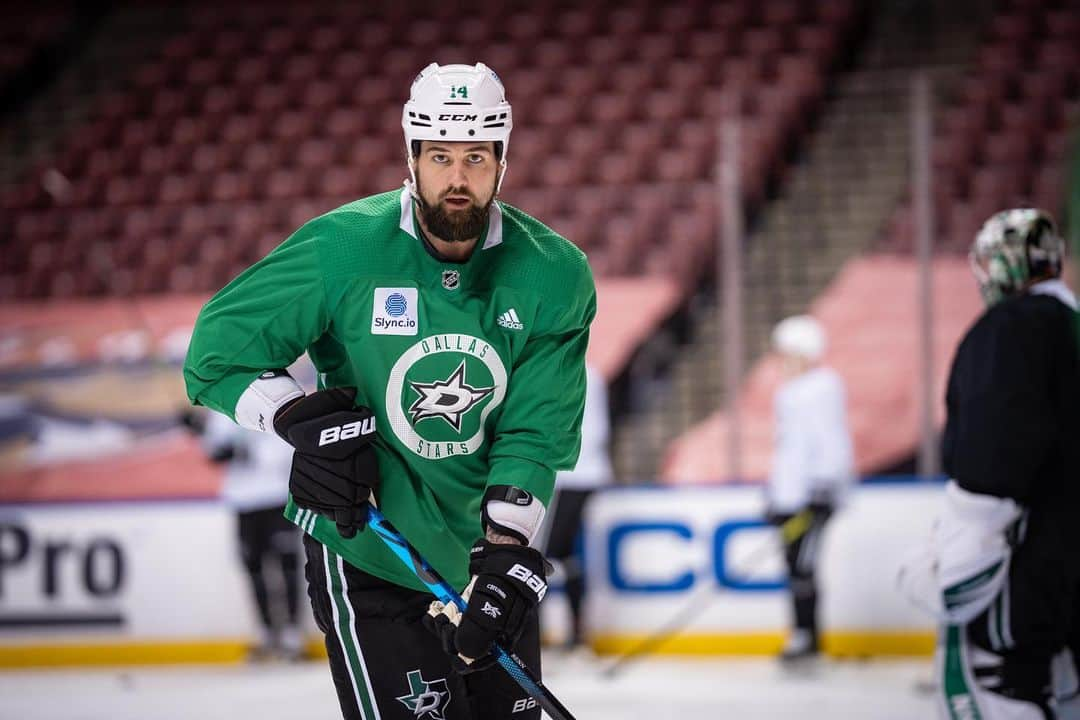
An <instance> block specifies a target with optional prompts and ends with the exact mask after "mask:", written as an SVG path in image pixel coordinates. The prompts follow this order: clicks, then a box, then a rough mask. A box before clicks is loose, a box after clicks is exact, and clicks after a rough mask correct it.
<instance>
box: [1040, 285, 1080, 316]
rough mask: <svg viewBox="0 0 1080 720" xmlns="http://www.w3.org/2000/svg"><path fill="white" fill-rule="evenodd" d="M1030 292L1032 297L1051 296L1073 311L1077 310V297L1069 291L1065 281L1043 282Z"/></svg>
mask: <svg viewBox="0 0 1080 720" xmlns="http://www.w3.org/2000/svg"><path fill="white" fill-rule="evenodd" d="M1028 292H1030V293H1031V294H1032V295H1050V296H1051V297H1055V298H1057V299H1058V300H1060V301H1061V302H1062V303H1064V304H1066V305H1068V306H1069V307H1070V308H1072V309H1073V310H1076V309H1077V305H1076V296H1075V295H1073V292H1072V290H1070V289H1069V286H1068V285H1066V284H1065V281H1064V280H1060V279H1054V280H1043V281H1042V282H1037V283H1035V284H1034V285H1032V286H1031V289H1030V290H1029V291H1028Z"/></svg>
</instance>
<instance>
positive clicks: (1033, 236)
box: [968, 208, 1065, 305]
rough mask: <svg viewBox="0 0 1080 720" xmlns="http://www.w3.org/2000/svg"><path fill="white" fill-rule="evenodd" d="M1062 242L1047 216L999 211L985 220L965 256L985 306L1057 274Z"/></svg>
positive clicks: (1035, 211)
mask: <svg viewBox="0 0 1080 720" xmlns="http://www.w3.org/2000/svg"><path fill="white" fill-rule="evenodd" d="M1064 254H1065V243H1064V241H1063V240H1062V239H1061V236H1059V235H1058V233H1057V227H1056V226H1055V225H1054V219H1053V218H1052V217H1050V215H1049V213H1047V212H1045V211H1043V210H1038V209H1036V208H1016V209H1013V210H1003V211H1002V212H999V213H996V214H995V215H994V216H993V217H991V218H990V219H989V220H987V221H986V222H985V223H984V224H983V226H982V229H980V230H979V232H978V234H976V235H975V242H974V244H973V245H972V247H971V252H970V253H969V254H968V259H969V260H970V261H971V269H972V272H974V273H975V279H976V281H978V283H979V291H980V292H981V293H982V296H983V299H984V300H985V301H986V304H987V305H993V304H994V303H997V302H1000V301H1001V300H1003V299H1004V298H1007V297H1011V296H1013V295H1017V294H1019V293H1021V292H1023V291H1024V290H1026V289H1027V287H1028V286H1029V285H1030V284H1031V282H1032V281H1033V280H1043V279H1051V278H1056V277H1058V276H1059V275H1061V263H1062V258H1063V256H1064Z"/></svg>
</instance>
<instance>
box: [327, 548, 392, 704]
mask: <svg viewBox="0 0 1080 720" xmlns="http://www.w3.org/2000/svg"><path fill="white" fill-rule="evenodd" d="M323 551H324V557H325V558H326V586H327V588H328V589H329V591H330V604H331V607H332V608H333V611H334V630H335V631H336V634H337V637H338V642H339V644H340V645H341V650H342V654H343V655H344V656H345V664H346V667H347V668H348V671H349V679H350V680H351V681H352V686H353V694H354V696H355V697H356V704H357V706H358V707H359V708H360V715H361V716H362V717H363V718H364V720H380V717H379V707H378V705H377V704H376V703H375V698H374V692H373V691H372V689H371V680H370V678H369V677H368V672H367V665H366V664H365V663H364V653H363V652H362V651H361V650H360V643H359V641H358V640H357V638H356V624H355V623H356V617H355V615H354V613H353V610H352V605H350V604H349V597H348V581H346V580H345V567H344V561H343V560H342V559H341V557H340V556H339V555H335V554H334V553H332V552H330V550H329V549H327V548H323Z"/></svg>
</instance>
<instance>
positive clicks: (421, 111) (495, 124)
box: [401, 63, 514, 193]
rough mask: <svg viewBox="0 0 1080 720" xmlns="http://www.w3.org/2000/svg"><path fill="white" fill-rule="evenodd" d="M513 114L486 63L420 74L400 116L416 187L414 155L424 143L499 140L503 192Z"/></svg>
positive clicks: (433, 67) (439, 67) (430, 67)
mask: <svg viewBox="0 0 1080 720" xmlns="http://www.w3.org/2000/svg"><path fill="white" fill-rule="evenodd" d="M513 126H514V123H513V114H512V112H511V111H510V103H508V102H507V101H506V90H505V89H504V88H503V84H502V81H501V80H499V76H498V75H496V74H495V71H493V70H492V69H491V68H489V67H488V66H487V65H485V64H484V63H476V64H475V65H439V64H438V63H431V64H430V65H428V66H427V67H426V68H424V69H423V70H421V71H420V74H419V75H417V76H416V79H415V80H414V81H413V84H412V89H411V90H410V91H409V99H408V101H407V102H406V103H405V107H404V109H403V110H402V113H401V127H402V129H403V130H404V131H405V152H406V153H407V154H408V158H409V174H410V175H411V176H412V181H413V186H414V187H415V185H416V168H415V157H416V153H417V146H418V144H419V142H420V141H421V140H444V141H446V142H469V141H472V140H475V141H478V142H488V141H491V142H494V143H495V152H496V155H497V157H498V158H499V165H500V168H499V179H498V181H497V182H496V185H495V192H496V193H498V191H499V187H500V186H501V185H502V179H503V176H504V175H505V174H506V151H507V149H508V148H509V145H510V130H511V129H512V128H513Z"/></svg>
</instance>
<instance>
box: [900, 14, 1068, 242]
mask: <svg viewBox="0 0 1080 720" xmlns="http://www.w3.org/2000/svg"><path fill="white" fill-rule="evenodd" d="M1054 5H1060V7H1057V8H1056V9H1055V8H1054V7H1053V6H1054ZM1078 27H1080V8H1078V7H1077V6H1076V5H1075V4H1069V3H1053V2H1031V3H1020V2H1014V3H1011V4H1009V3H1006V4H1004V7H1002V8H1001V9H1000V10H999V12H997V13H996V14H995V15H994V17H993V18H992V20H991V21H990V23H989V24H988V28H987V31H986V33H985V37H984V38H983V40H982V44H981V46H980V48H979V53H978V56H977V59H976V62H975V64H974V66H973V67H972V68H970V70H969V72H968V75H967V77H966V79H965V81H964V83H963V85H962V86H961V88H960V90H959V92H958V93H957V95H956V97H955V98H953V101H952V102H951V103H949V104H948V105H947V106H946V107H944V108H942V109H941V110H940V111H939V112H938V113H937V116H936V118H935V121H936V122H935V135H934V142H933V150H932V153H933V156H932V166H933V180H932V183H933V194H934V207H935V210H936V214H935V225H936V227H935V229H936V235H937V237H936V238H935V242H936V244H937V246H938V247H940V248H941V249H943V250H946V251H955V252H961V251H966V250H967V249H968V248H969V247H970V245H971V241H972V239H973V237H974V233H975V232H976V231H977V230H978V228H979V226H980V225H981V224H982V222H983V221H984V220H985V219H986V218H988V217H989V216H990V215H991V214H993V213H994V212H996V211H997V210H1000V209H1002V208H1005V207H1009V206H1015V205H1019V204H1033V205H1035V206H1038V207H1042V208H1046V209H1047V210H1050V211H1051V212H1053V213H1054V214H1055V215H1056V214H1057V213H1058V211H1059V210H1060V208H1061V204H1062V201H1063V193H1064V188H1065V185H1064V171H1063V167H1064V165H1065V163H1066V160H1067V156H1068V140H1069V124H1070V119H1071V121H1072V122H1074V123H1075V122H1080V51H1078V50H1077V48H1076V43H1075V38H1076V35H1075V31H1076V29H1077V28H1078ZM1070 33H1071V34H1070ZM913 237H914V225H913V222H912V219H911V209H910V206H909V204H908V203H904V204H901V205H900V206H899V207H898V208H897V209H896V211H895V213H894V215H893V217H892V219H891V221H890V223H889V226H888V227H887V228H885V230H884V233H883V238H882V241H881V244H882V248H883V249H885V250H889V251H894V252H909V251H910V250H911V248H912V245H913V242H914V240H913Z"/></svg>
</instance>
